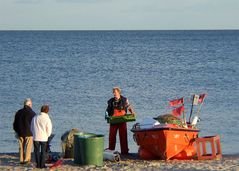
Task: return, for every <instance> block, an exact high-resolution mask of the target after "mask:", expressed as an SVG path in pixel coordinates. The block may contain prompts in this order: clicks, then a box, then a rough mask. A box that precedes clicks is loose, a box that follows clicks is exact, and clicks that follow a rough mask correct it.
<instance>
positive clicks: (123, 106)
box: [106, 87, 135, 154]
mask: <svg viewBox="0 0 239 171" xmlns="http://www.w3.org/2000/svg"><path fill="white" fill-rule="evenodd" d="M113 94H114V97H113V98H111V99H109V100H108V106H107V109H106V118H107V117H109V116H124V115H126V114H127V110H129V112H130V113H131V114H133V115H135V112H134V110H133V108H132V106H131V105H130V103H129V101H128V99H127V98H126V97H124V96H122V95H121V90H120V88H119V87H114V88H113ZM118 130H119V139H120V149H121V154H128V152H129V149H128V139H127V125H126V122H123V123H118V124H110V130H109V150H115V145H116V134H117V131H118Z"/></svg>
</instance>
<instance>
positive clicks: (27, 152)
mask: <svg viewBox="0 0 239 171" xmlns="http://www.w3.org/2000/svg"><path fill="white" fill-rule="evenodd" d="M35 115H36V113H35V112H34V111H33V110H32V100H31V99H29V98H28V99H26V100H25V101H24V107H23V108H22V109H20V110H18V111H17V113H16V114H15V118H14V122H13V129H14V131H15V132H16V136H17V138H18V141H19V158H20V164H28V163H30V162H31V150H32V144H33V138H32V132H31V121H32V118H33V117H34V116H35Z"/></svg>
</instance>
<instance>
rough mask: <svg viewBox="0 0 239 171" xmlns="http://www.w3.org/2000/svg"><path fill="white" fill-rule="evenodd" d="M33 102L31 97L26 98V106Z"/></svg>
mask: <svg viewBox="0 0 239 171" xmlns="http://www.w3.org/2000/svg"><path fill="white" fill-rule="evenodd" d="M31 102H32V100H31V99H30V98H26V99H25V100H24V103H23V104H24V106H29V104H30V103H31Z"/></svg>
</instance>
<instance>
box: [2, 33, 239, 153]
mask: <svg viewBox="0 0 239 171" xmlns="http://www.w3.org/2000/svg"><path fill="white" fill-rule="evenodd" d="M0 59H1V63H0V84H1V86H0V118H1V119H0V152H16V151H18V143H17V140H16V139H15V138H14V131H13V129H12V123H13V119H14V115H15V112H16V111H17V110H18V109H20V108H21V107H22V102H23V100H24V99H25V98H27V97H30V98H32V99H33V109H34V110H35V111H36V112H37V113H39V110H40V107H41V105H42V104H44V103H47V104H49V105H50V112H49V114H50V116H51V118H52V122H53V125H54V131H53V132H54V133H55V134H56V136H55V138H54V139H53V142H52V145H53V146H52V150H53V151H61V148H60V137H61V135H62V134H63V133H64V132H65V131H66V130H69V129H71V128H79V129H80V130H82V131H86V132H93V133H101V134H104V135H105V143H106V144H105V147H107V144H108V143H107V139H108V125H107V123H106V122H105V120H104V111H105V108H106V101H107V100H108V99H109V98H111V97H112V93H111V89H112V87H113V86H116V85H117V86H120V87H121V88H122V90H123V92H122V94H123V95H125V96H127V97H128V98H129V101H130V102H131V103H132V104H133V106H134V108H135V110H136V112H137V121H141V120H142V119H143V118H145V117H154V116H157V115H159V114H163V113H166V112H168V111H169V109H168V108H167V105H168V104H167V102H168V100H170V99H174V98H178V97H181V96H185V97H189V96H190V93H202V92H206V93H208V98H207V99H206V100H205V104H204V106H203V108H202V111H201V114H200V116H201V122H200V123H199V125H198V126H199V127H200V129H201V130H202V131H201V133H200V135H201V136H203V135H214V134H219V135H220V136H221V143H222V149H223V153H227V154H234V153H239V149H238V142H239V136H238V129H239V124H238V121H239V113H238V111H239V107H238V106H239V105H238V99H239V96H238V95H239V87H238V84H239V80H238V78H239V77H238V75H239V67H238V65H239V31H102V32H101V31H79V32H78V31H73V32H71V31H65V32H62V31H49V32H47V31H45V32H41V31H39V32H37V31H36V32H31V31H25V32H22V31H16V32H15V31H12V32H0ZM187 111H188V113H189V108H188V110H187ZM132 125H133V123H129V124H128V130H129V135H128V137H129V146H130V151H131V152H136V151H137V146H136V143H135V142H134V141H133V138H132V133H131V132H130V129H131V128H132ZM117 146H119V144H117Z"/></svg>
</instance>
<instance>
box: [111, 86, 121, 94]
mask: <svg viewBox="0 0 239 171" xmlns="http://www.w3.org/2000/svg"><path fill="white" fill-rule="evenodd" d="M114 91H118V92H119V94H121V89H120V88H119V87H113V92H114Z"/></svg>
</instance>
